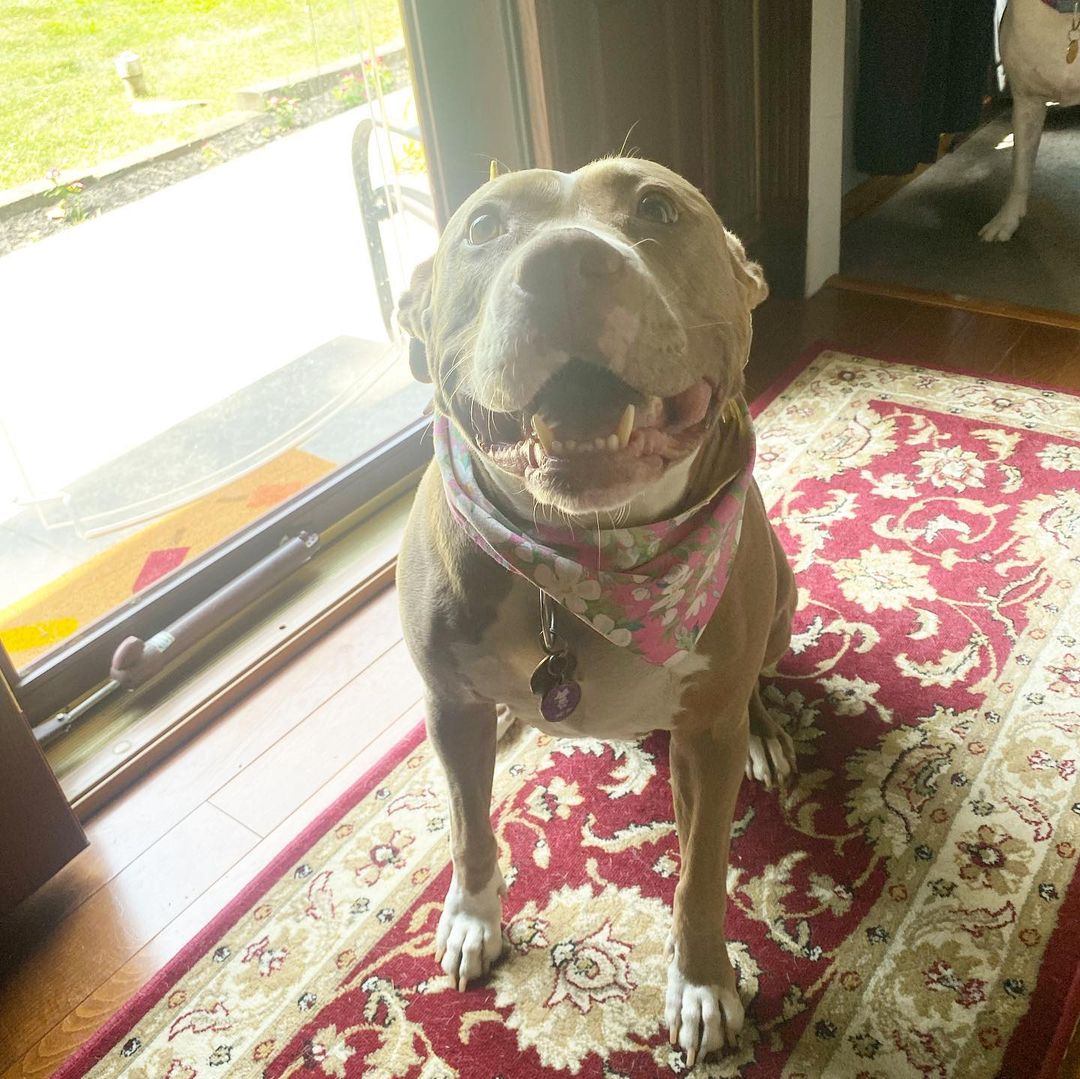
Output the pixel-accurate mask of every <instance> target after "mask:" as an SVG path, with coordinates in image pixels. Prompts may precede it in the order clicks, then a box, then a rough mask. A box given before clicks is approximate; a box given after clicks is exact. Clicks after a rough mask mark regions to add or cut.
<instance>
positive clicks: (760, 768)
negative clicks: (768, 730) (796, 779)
mask: <svg viewBox="0 0 1080 1079" xmlns="http://www.w3.org/2000/svg"><path fill="white" fill-rule="evenodd" d="M794 774H795V749H794V746H793V745H792V743H791V738H790V737H789V736H788V734H787V732H786V731H780V732H778V733H777V735H766V736H765V737H762V736H760V735H757V734H751V735H750V744H749V746H748V747H747V751H746V778H747V779H756V780H757V781H758V782H759V783H762V784H763V785H764V786H765V787H766V788H768V789H770V790H771V789H772V788H773V787H775V786H782V785H783V784H785V783H786V782H787V781H788V780H789V779H790V778H791V777H792V776H793V775H794Z"/></svg>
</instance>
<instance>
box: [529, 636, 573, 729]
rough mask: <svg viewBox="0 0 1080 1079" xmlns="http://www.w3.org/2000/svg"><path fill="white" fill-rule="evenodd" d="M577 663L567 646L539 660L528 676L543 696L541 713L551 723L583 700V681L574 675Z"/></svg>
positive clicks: (534, 691) (556, 721) (561, 718)
mask: <svg viewBox="0 0 1080 1079" xmlns="http://www.w3.org/2000/svg"><path fill="white" fill-rule="evenodd" d="M576 665H577V663H576V660H575V659H574V656H573V655H572V654H571V653H570V652H569V651H567V650H565V649H564V650H563V651H561V652H555V653H553V654H551V655H548V656H545V657H544V658H543V659H542V660H540V662H539V663H538V664H537V665H536V670H535V671H533V673H532V678H530V679H529V685H530V687H531V688H532V691H533V693H535V694H536V696H538V697H539V698H540V714H541V715H542V716H543V717H544V719H546V720H547V721H548V722H549V723H559V722H561V721H562V720H564V719H566V718H567V716H569V715H570V714H571V713H572V712H573V711H574V709H575V708H577V706H578V702H579V701H580V700H581V685H580V684H579V683H578V682H575V681H574V678H573V674H574V667H575V666H576Z"/></svg>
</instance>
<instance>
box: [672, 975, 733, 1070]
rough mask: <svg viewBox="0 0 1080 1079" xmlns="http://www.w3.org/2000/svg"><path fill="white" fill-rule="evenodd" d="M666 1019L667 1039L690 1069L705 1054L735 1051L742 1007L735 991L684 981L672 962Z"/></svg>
mask: <svg viewBox="0 0 1080 1079" xmlns="http://www.w3.org/2000/svg"><path fill="white" fill-rule="evenodd" d="M665 1019H666V1021H667V1026H668V1039H669V1041H670V1042H671V1044H672V1045H678V1046H679V1047H680V1048H681V1049H682V1050H683V1052H684V1053H685V1054H686V1066H687V1067H688V1068H692V1067H693V1066H694V1065H695V1064H696V1063H697V1062H698V1061H699V1060H702V1059H704V1057H705V1055H706V1054H707V1053H712V1052H715V1051H716V1050H719V1049H734V1048H735V1046H737V1045H738V1041H739V1032H740V1031H741V1030H742V1025H743V1006H742V1001H741V1000H739V994H738V993H737V992H736V991H735V990H734V989H727V988H724V987H723V986H719V985H696V984H694V983H693V982H688V981H686V980H685V979H684V978H683V976H682V975H681V974H680V973H679V971H678V969H677V968H676V966H675V964H674V962H673V963H672V964H671V966H670V967H669V969H668V987H667V1000H666V1006H665Z"/></svg>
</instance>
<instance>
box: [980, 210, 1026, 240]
mask: <svg viewBox="0 0 1080 1079" xmlns="http://www.w3.org/2000/svg"><path fill="white" fill-rule="evenodd" d="M1023 216H1024V215H1023V214H1022V213H1018V212H1017V211H1016V209H1015V208H1014V207H1011V206H1009V205H1008V204H1006V205H1005V206H1002V208H1001V209H1000V210H999V211H998V212H997V213H996V214H994V216H993V217H992V218H990V220H989V221H987V222H986V224H985V225H983V227H982V228H981V229H979V237H980V239H983V240H986V241H987V243H1005V241H1006V240H1011V239H1012V235H1013V233H1014V232H1015V231H1016V230H1017V228H1019V226H1020V218H1021V217H1023Z"/></svg>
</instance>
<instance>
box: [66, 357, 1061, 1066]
mask: <svg viewBox="0 0 1080 1079" xmlns="http://www.w3.org/2000/svg"><path fill="white" fill-rule="evenodd" d="M757 440H758V463H757V468H756V476H757V479H758V483H759V485H760V487H761V490H762V494H763V496H764V499H765V502H766V505H767V506H768V507H769V512H770V515H771V517H772V520H773V521H774V523H775V525H776V529H777V533H778V535H779V537H780V539H781V542H782V543H783V544H784V546H785V548H786V550H787V551H788V554H789V557H790V560H791V563H792V566H793V567H794V569H795V571H796V574H797V580H798V610H797V612H796V616H795V624H794V630H793V635H792V642H791V648H790V650H789V652H788V654H787V655H786V656H785V657H784V658H783V659H782V660H781V662H780V664H779V666H778V669H777V671H775V672H772V673H770V675H769V677H768V678H767V680H766V681H765V684H764V686H763V690H762V701H763V704H764V706H765V707H766V708H767V709H768V711H769V713H770V714H771V715H772V716H773V717H774V718H775V719H776V720H777V721H778V722H780V723H782V724H783V725H784V726H785V727H786V729H787V730H788V732H789V733H790V735H791V737H792V740H793V743H794V745H795V748H796V752H797V755H798V758H799V764H800V774H799V777H798V780H797V781H796V782H795V783H793V784H792V785H791V786H790V787H789V788H788V789H787V790H785V791H783V792H781V793H780V794H776V793H770V792H767V791H765V790H763V789H761V788H760V787H757V786H756V785H752V784H749V783H748V784H745V785H744V787H743V790H742V791H741V793H740V797H739V801H738V804H737V806H736V811H735V821H734V826H733V830H732V845H731V862H730V866H729V871H728V879H727V892H728V896H729V899H728V912H727V938H728V943H729V952H730V955H731V958H732V961H733V963H734V964H735V966H736V968H737V971H738V986H739V992H740V995H741V998H742V1000H743V1003H744V1005H745V1006H746V1009H747V1017H746V1025H745V1027H744V1030H743V1035H742V1038H741V1041H740V1044H739V1046H738V1049H737V1050H736V1051H733V1052H731V1053H728V1054H726V1055H724V1056H721V1057H719V1058H717V1059H714V1060H709V1061H705V1062H703V1063H701V1064H699V1065H697V1067H696V1068H695V1070H694V1074H695V1075H699V1076H716V1077H719V1076H726V1077H730V1076H735V1075H741V1076H747V1077H762V1079H764V1077H774V1076H781V1075H782V1076H785V1077H788V1079H908V1077H924V1076H929V1077H937V1079H990V1077H993V1076H999V1075H1000V1076H1002V1077H1006V1079H1020V1077H1025V1079H1026V1077H1027V1076H1035V1075H1037V1074H1038V1073H1039V1071H1040V1069H1041V1068H1042V1066H1043V1064H1044V1062H1045V1059H1044V1058H1045V1056H1046V1053H1047V1051H1048V1049H1049V1047H1050V1046H1052V1045H1053V1044H1054V1036H1055V1032H1056V1031H1057V1029H1058V1027H1059V1025H1060V1026H1061V1028H1062V1029H1063V1030H1064V1029H1066V1028H1067V1026H1068V1024H1069V1021H1070V1019H1071V1018H1072V1017H1071V1016H1069V1015H1066V1014H1065V1013H1064V987H1067V986H1068V985H1069V984H1070V982H1071V980H1072V979H1073V978H1074V977H1075V976H1076V974H1077V957H1078V955H1080V924H1078V920H1077V919H1076V918H1075V916H1073V917H1069V916H1067V911H1068V909H1069V907H1068V906H1067V905H1068V904H1070V903H1073V904H1075V903H1076V902H1078V901H1080V892H1078V884H1077V879H1076V876H1077V874H1076V869H1077V858H1078V851H1080V775H1078V771H1080V399H1078V398H1076V397H1073V396H1070V395H1067V394H1060V393H1054V392H1051V391H1043V390H1038V389H1030V388H1024V387H1018V386H1010V385H1007V384H1004V383H995V382H991V381H988V380H986V379H980V378H971V377H967V376H959V375H955V374H947V373H942V372H937V371H929V370H923V369H920V368H917V367H910V366H905V365H902V364H891V363H884V362H880V361H876V360H870V359H866V358H861V357H855V356H850V355H846V354H843V353H840V352H831V351H826V352H822V353H821V354H820V355H819V356H818V357H817V358H816V359H815V360H814V361H813V362H812V363H810V364H809V365H808V366H807V367H806V368H805V369H804V370H803V371H802V372H801V373H800V374H799V375H798V376H797V377H795V379H794V380H793V381H792V382H791V384H790V385H789V386H787V387H786V388H785V389H783V391H782V392H780V393H779V394H778V395H777V396H776V397H775V399H774V400H773V401H772V402H771V403H770V404H769V405H768V407H767V408H765V410H764V411H763V413H762V414H761V415H760V416H759V418H758V420H757ZM612 542H613V543H614V544H615V545H616V547H617V548H619V549H620V550H622V551H623V553H624V560H625V563H626V565H627V566H633V565H636V564H638V563H639V562H640V561H641V559H642V557H646V556H647V554H648V552H646V551H642V550H638V549H636V546H635V545H637V544H639V543H640V542H644V541H643V539H642V537H641V536H640V535H639V534H638V533H636V532H635V533H631V532H627V533H626V535H625V536H623V537H621V538H620V537H619V535H617V534H616V535H615V536H614V538H613V539H612ZM517 557H519V558H522V559H527V558H528V557H529V553H528V551H526V550H525V549H524V548H522V550H521V551H519V552H518V555H517ZM697 572H698V571H697V570H696V571H695V575H688V574H687V573H686V572H685V571H684V570H683V569H682V568H680V566H679V565H678V564H673V565H672V566H670V567H669V568H668V569H667V570H666V571H665V577H664V580H663V581H662V582H661V583H660V585H659V587H657V588H655V589H653V590H650V591H647V592H643V595H642V597H641V598H642V599H644V598H645V596H646V595H647V596H648V602H649V605H650V606H652V607H654V610H653V612H652V616H653V617H655V618H656V619H657V620H659V621H662V620H663V619H664V618H665V617H667V616H668V614H669V612H671V611H673V610H675V609H676V608H678V609H679V610H680V611H683V612H685V611H686V610H687V608H688V606H689V605H691V604H692V603H693V601H694V597H695V596H696V594H697V593H696V592H695V589H696V587H697V586H696V584H695V580H696V573H697ZM544 583H545V587H547V588H548V590H549V591H550V592H551V593H552V594H553V595H554V596H555V597H556V598H557V599H558V600H559V601H560V602H563V603H564V604H566V605H567V606H568V607H570V608H571V609H573V610H576V611H579V612H583V613H584V615H585V616H587V617H588V618H589V619H590V620H591V621H592V624H593V626H594V628H596V629H597V631H598V632H600V633H603V634H605V635H607V636H608V637H609V638H610V639H611V640H612V642H613V643H614V644H616V645H618V646H621V647H628V646H629V642H630V629H629V628H628V626H626V625H622V624H620V622H619V620H618V619H617V618H616V617H615V615H614V614H613V612H611V611H607V610H596V609H595V607H596V605H598V604H601V603H602V597H598V596H596V595H594V591H595V590H594V588H593V586H592V582H590V581H589V580H587V579H586V578H585V576H583V575H580V574H576V573H575V571H574V569H573V567H571V566H562V565H561V564H558V563H554V564H553V565H552V566H551V567H549V568H548V569H546V570H545V574H544ZM627 586H628V587H629V588H633V587H642V588H644V582H635V581H633V580H632V579H630V580H628V584H627ZM682 647H683V646H682V645H680V650H681V649H682ZM443 792H444V787H443V780H442V777H441V775H440V772H439V768H438V764H437V762H436V761H435V759H434V757H433V756H432V754H431V752H430V750H429V749H428V747H427V744H426V743H425V742H423V741H422V740H421V739H420V737H419V735H418V736H417V737H416V739H415V740H414V742H413V743H412V744H410V745H406V746H405V747H403V748H402V749H401V751H400V752H399V753H398V754H397V757H396V759H395V760H393V761H391V762H389V763H388V764H387V766H386V767H385V768H384V769H383V771H382V774H380V775H379V776H378V777H377V778H376V779H375V780H374V781H373V782H369V783H367V784H366V785H364V786H362V787H359V788H357V789H356V790H355V791H354V792H352V793H351V795H350V796H349V798H348V799H347V801H346V802H345V803H344V804H342V805H340V806H339V807H338V808H337V809H336V810H335V811H334V812H333V813H331V814H330V815H329V816H328V817H327V818H326V819H325V820H323V821H322V822H320V823H319V825H318V827H317V829H316V831H315V832H314V833H313V834H312V835H310V836H308V837H307V838H306V840H304V841H303V842H300V843H297V844H294V846H293V848H292V849H291V850H290V851H289V852H288V853H287V856H286V857H285V858H284V859H283V860H281V861H280V862H279V863H278V864H276V865H275V866H274V867H272V870H271V871H268V873H267V874H265V875H264V877H263V878H262V879H260V880H259V881H257V882H256V883H255V884H253V886H252V887H251V888H250V889H249V890H248V891H247V892H246V893H245V894H244V895H243V896H241V897H240V898H239V899H238V900H237V902H236V903H235V904H234V905H233V906H232V907H231V908H230V909H229V910H228V911H226V912H225V913H224V914H223V915H222V917H221V919H219V921H218V922H217V923H215V925H214V926H212V927H210V929H209V930H208V931H207V933H206V934H204V938H203V939H202V940H200V942H198V943H197V944H196V945H193V946H192V947H191V948H189V949H188V950H186V951H185V953H183V954H182V955H181V956H180V957H179V959H178V961H177V962H176V963H175V964H174V965H173V966H172V967H171V968H170V969H169V970H168V971H167V972H166V973H165V974H164V975H163V976H162V977H161V979H160V980H159V982H158V983H156V984H155V985H154V986H153V987H152V989H151V991H150V992H149V993H148V995H147V996H146V998H145V999H143V1000H142V1001H140V1002H136V1004H134V1005H132V1006H130V1007H129V1008H127V1009H126V1010H125V1011H123V1012H122V1013H121V1014H120V1015H119V1017H118V1018H117V1019H116V1020H114V1022H113V1023H112V1025H111V1026H109V1027H108V1028H107V1029H106V1030H105V1031H104V1032H103V1033H102V1034H101V1035H100V1036H99V1037H98V1039H97V1041H96V1042H95V1043H93V1044H92V1045H91V1046H90V1048H89V1049H88V1050H87V1052H86V1053H84V1054H83V1055H82V1056H80V1057H76V1058H74V1059H73V1060H72V1061H71V1062H70V1063H69V1064H68V1065H67V1066H65V1068H64V1069H61V1072H60V1073H59V1074H60V1077H61V1079H69V1077H72V1076H76V1075H82V1074H92V1075H95V1076H103V1077H104V1076H125V1077H132V1079H134V1077H140V1079H142V1077H145V1079H151V1077H153V1079H161V1077H164V1079H197V1077H199V1079H203V1077H212V1076H223V1075H237V1076H245V1077H246V1076H253V1077H254V1076H259V1077H266V1079H277V1077H280V1076H290V1077H302V1079H323V1077H327V1076H331V1077H334V1079H346V1077H352V1076H378V1077H386V1079H480V1077H482V1079H492V1077H495V1076H501V1077H503V1079H530V1077H533V1076H536V1077H540V1076H545V1077H548V1076H550V1077H566V1076H580V1077H584V1079H620V1077H637V1076H648V1077H650V1079H651V1077H653V1076H670V1075H682V1074H684V1073H685V1067H684V1061H683V1057H682V1055H681V1053H679V1052H676V1051H675V1050H673V1049H672V1048H671V1046H670V1045H669V1044H668V1041H667V1032H666V1031H665V1030H664V1029H663V1025H662V1014H663V995H664V987H665V976H666V968H667V960H666V958H665V954H664V950H665V942H666V939H667V935H668V932H669V929H670V909H671V902H672V899H673V896H674V892H675V888H676V885H677V883H678V879H679V867H680V857H679V848H678V842H677V839H676V836H675V827H674V822H673V812H672V806H671V790H670V784H669V776H668V767H667V742H666V740H665V738H664V736H661V735H653V736H650V737H649V738H647V739H645V740H644V741H642V742H640V743H631V744H624V745H617V746H613V745H605V744H602V743H599V742H591V741H579V742H569V741H559V740H555V739H552V738H550V737H548V736H546V735H540V734H537V733H536V732H535V731H532V730H529V729H521V728H515V729H514V730H512V731H511V733H510V734H509V735H508V736H507V737H506V738H505V739H504V740H503V742H502V744H501V747H500V752H499V757H498V762H497V766H496V776H495V790H494V799H493V815H492V819H493V823H494V826H495V832H496V837H497V840H498V845H499V854H500V864H501V866H502V869H503V873H504V876H505V878H506V881H507V885H508V889H507V895H506V901H505V910H504V931H505V936H506V947H505V951H504V956H503V958H502V960H501V961H500V962H499V964H498V965H497V966H496V968H495V970H494V971H493V973H492V975H491V976H490V978H489V979H488V980H487V981H486V982H484V983H479V984H476V985H474V986H473V987H471V988H470V989H469V990H468V991H467V992H464V993H458V992H457V991H456V990H452V989H451V988H450V987H449V986H448V985H447V983H446V980H445V978H444V977H443V976H442V974H441V973H440V971H439V970H438V968H437V966H436V965H435V963H434V960H433V958H432V952H433V944H434V931H435V927H436V924H437V921H438V916H439V911H440V906H441V902H442V897H443V895H444V894H445V892H446V888H447V885H448V883H449V878H450V869H449V861H448V860H449V853H448V838H449V837H448V832H447V827H448V826H447V809H446V806H445V804H444V801H443V797H444V793H443ZM1073 909H1074V910H1075V909H1076V908H1075V907H1074V908H1073ZM1063 911H1065V912H1066V914H1065V915H1063Z"/></svg>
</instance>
